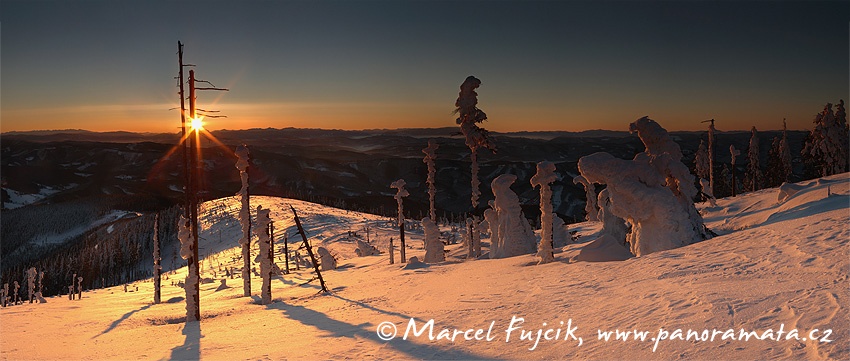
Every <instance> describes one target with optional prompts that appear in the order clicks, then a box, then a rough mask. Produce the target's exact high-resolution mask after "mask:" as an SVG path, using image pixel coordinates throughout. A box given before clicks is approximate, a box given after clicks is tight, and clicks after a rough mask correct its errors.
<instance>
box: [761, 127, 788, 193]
mask: <svg viewBox="0 0 850 361" xmlns="http://www.w3.org/2000/svg"><path fill="white" fill-rule="evenodd" d="M781 143H782V140H781V138H779V137H773V141H772V142H771V143H770V150H769V151H768V152H767V167H765V171H764V186H765V188H774V187H778V186H780V185H782V183H784V182H785V174H784V170H785V169H784V167H783V164H782V161H783V159H782V150H781V149H780V148H781Z"/></svg>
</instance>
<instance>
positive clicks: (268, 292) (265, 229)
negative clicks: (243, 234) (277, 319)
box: [254, 206, 272, 305]
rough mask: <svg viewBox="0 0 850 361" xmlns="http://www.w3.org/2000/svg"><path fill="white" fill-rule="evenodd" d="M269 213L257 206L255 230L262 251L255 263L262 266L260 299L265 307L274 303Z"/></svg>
mask: <svg viewBox="0 0 850 361" xmlns="http://www.w3.org/2000/svg"><path fill="white" fill-rule="evenodd" d="M269 213H270V210H269V209H263V206H257V227H255V228H254V234H256V235H257V245H258V246H259V249H260V252H259V254H257V259H255V260H254V262H257V263H259V264H260V277H261V278H262V279H263V285H262V288H261V289H260V298H261V300H262V301H261V302H262V304H264V305H268V304H270V303H272V257H271V237H270V235H269V224H271V222H272V220H271V218H270V217H269Z"/></svg>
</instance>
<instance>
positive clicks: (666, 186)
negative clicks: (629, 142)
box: [578, 117, 709, 256]
mask: <svg viewBox="0 0 850 361" xmlns="http://www.w3.org/2000/svg"><path fill="white" fill-rule="evenodd" d="M629 130H630V131H631V132H637V134H638V137H640V139H641V141H642V142H643V143H644V145H645V146H646V149H645V150H644V152H642V153H638V154H637V155H635V157H634V159H632V160H624V159H617V158H614V157H613V156H612V155H610V154H608V153H594V154H591V155H588V156H584V157H582V158H581V159H579V162H578V169H579V172H580V173H581V174H582V175H583V176H584V177H585V178H586V179H587V180H588V181H589V182H594V183H599V184H606V185H607V188H606V189H607V190H608V197H609V199H610V210H611V212H612V214H613V215H615V216H618V217H620V218H622V219H624V220H626V222H628V223H629V225H631V229H632V231H631V233H629V235H628V236H627V239H628V241H629V244H630V248H631V251H632V253H633V254H634V255H636V256H642V255H646V254H649V253H652V252H657V251H662V250H667V249H672V248H676V247H680V246H684V245H688V244H691V243H695V242H699V241H701V240H704V239H707V238H709V235H708V232H707V230H706V228H705V226H704V225H703V220H702V216H700V214H699V212H697V210H696V207H695V206H694V203H693V199H694V197H695V196H696V195H697V189H696V187H695V186H694V176H693V175H692V174H691V173H690V170H688V167H687V166H685V165H684V164H683V163H682V161H681V159H682V151H681V148H680V147H679V145H678V144H676V143H675V142H674V141H673V140H672V139H671V138H670V136H669V134H668V133H667V130H665V129H664V128H663V127H661V125H660V124H658V123H657V122H655V121H654V120H651V119H649V118H648V117H643V118H640V119H638V120H637V121H635V122H634V123H632V124H630V125H629Z"/></svg>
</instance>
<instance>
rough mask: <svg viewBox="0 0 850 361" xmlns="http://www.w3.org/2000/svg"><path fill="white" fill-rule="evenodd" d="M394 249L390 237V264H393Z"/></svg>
mask: <svg viewBox="0 0 850 361" xmlns="http://www.w3.org/2000/svg"><path fill="white" fill-rule="evenodd" d="M394 248H395V247H394V246H393V238H392V237H390V264H393V263H395V256H394V254H395V249H394Z"/></svg>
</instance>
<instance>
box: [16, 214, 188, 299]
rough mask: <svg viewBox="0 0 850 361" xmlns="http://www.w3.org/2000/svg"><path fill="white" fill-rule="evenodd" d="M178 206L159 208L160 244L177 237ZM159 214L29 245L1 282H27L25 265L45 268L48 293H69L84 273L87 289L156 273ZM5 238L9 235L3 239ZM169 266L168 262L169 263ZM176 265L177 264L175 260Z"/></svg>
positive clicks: (169, 245)
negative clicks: (156, 221) (53, 243)
mask: <svg viewBox="0 0 850 361" xmlns="http://www.w3.org/2000/svg"><path fill="white" fill-rule="evenodd" d="M179 212H180V210H179V207H176V206H175V207H170V208H168V209H165V210H162V211H159V212H158V213H159V214H160V219H161V220H162V222H160V224H159V238H160V242H161V243H162V244H161V247H162V249H164V250H169V249H173V248H174V247H175V244H176V242H177V231H176V226H177V217H178V216H179V214H180V213H179ZM154 217H155V213H153V212H151V213H146V214H142V215H140V216H138V217H134V218H132V219H122V220H119V221H116V222H113V223H110V224H108V225H102V226H99V227H95V228H93V229H90V230H87V231H85V232H84V233H83V234H81V235H79V236H77V237H75V238H74V239H71V240H69V241H67V242H65V243H62V244H59V245H56V246H52V247H51V246H48V245H45V246H37V247H27V248H29V249H30V250H29V252H27V259H25V260H24V259H21V258H16V259H14V260H9V261H14V262H8V263H7V262H6V261H7V260H6V259H5V258H4V262H3V267H2V282H3V283H10V284H12V283H13V282H14V281H18V283H20V284H22V285H23V284H25V282H26V270H27V269H28V268H30V267H35V268H36V269H37V270H38V271H39V272H42V271H43V272H44V281H43V285H44V296H45V297H47V296H52V295H57V294H67V292H68V286H69V285H70V284H71V280H72V278H73V276H74V274H76V275H77V276H78V277H83V283H82V284H83V288H84V289H92V288H101V287H109V286H114V285H119V284H123V283H127V282H132V281H135V280H138V279H142V278H146V277H150V276H151V274H152V265H153V260H152V257H153V256H152V253H153V229H154ZM4 241H5V238H4ZM166 265H167V263H166ZM175 266H178V267H179V265H175Z"/></svg>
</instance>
